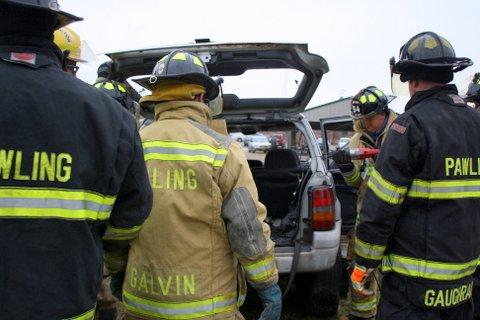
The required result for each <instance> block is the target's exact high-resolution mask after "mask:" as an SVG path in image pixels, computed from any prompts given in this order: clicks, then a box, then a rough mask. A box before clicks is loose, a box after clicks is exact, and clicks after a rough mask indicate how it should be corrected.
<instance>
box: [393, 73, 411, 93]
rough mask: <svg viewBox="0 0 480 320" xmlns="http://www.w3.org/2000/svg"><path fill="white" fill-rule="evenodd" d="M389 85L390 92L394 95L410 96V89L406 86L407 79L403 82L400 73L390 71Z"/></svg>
mask: <svg viewBox="0 0 480 320" xmlns="http://www.w3.org/2000/svg"><path fill="white" fill-rule="evenodd" d="M390 80H391V87H392V92H393V94H394V95H396V96H405V97H409V96H410V89H409V88H408V81H406V82H403V81H402V80H400V74H398V73H392V74H391V79H390Z"/></svg>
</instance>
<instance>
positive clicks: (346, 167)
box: [332, 149, 354, 172]
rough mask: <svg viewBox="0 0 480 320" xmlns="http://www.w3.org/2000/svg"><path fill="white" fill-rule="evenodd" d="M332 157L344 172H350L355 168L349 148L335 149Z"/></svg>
mask: <svg viewBox="0 0 480 320" xmlns="http://www.w3.org/2000/svg"><path fill="white" fill-rule="evenodd" d="M332 159H333V161H335V163H336V164H337V166H338V168H339V169H340V171H342V172H350V171H352V170H353V168H354V165H353V163H352V157H350V151H349V150H348V149H340V150H337V151H334V152H333V153H332Z"/></svg>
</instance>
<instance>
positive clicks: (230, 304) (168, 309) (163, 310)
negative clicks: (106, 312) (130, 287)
mask: <svg viewBox="0 0 480 320" xmlns="http://www.w3.org/2000/svg"><path fill="white" fill-rule="evenodd" d="M123 302H124V305H125V307H126V308H127V310H130V311H132V312H135V313H139V314H142V315H148V316H153V317H160V318H162V319H194V318H201V317H205V316H209V315H214V314H217V313H223V312H229V311H234V310H235V308H236V304H237V297H236V295H235V294H234V295H229V298H226V297H223V296H220V297H215V298H211V299H206V300H202V301H193V302H180V303H179V302H177V303H175V302H160V301H152V300H146V299H143V298H139V297H135V296H134V295H132V294H131V293H128V292H126V291H125V290H124V291H123Z"/></svg>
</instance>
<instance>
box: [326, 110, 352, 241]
mask: <svg viewBox="0 0 480 320" xmlns="http://www.w3.org/2000/svg"><path fill="white" fill-rule="evenodd" d="M320 127H321V130H322V139H323V143H322V153H323V154H324V157H325V164H326V165H327V169H328V171H329V172H330V173H331V174H332V176H333V179H334V181H335V191H336V194H337V197H338V199H339V201H340V204H341V205H342V211H341V215H342V234H346V233H348V231H349V230H351V229H352V228H353V227H354V226H355V220H356V211H357V210H356V207H357V192H358V188H356V187H352V186H348V185H347V184H346V183H345V179H344V178H343V176H342V174H341V172H340V170H339V169H338V166H337V165H336V164H335V162H334V161H333V160H332V158H331V155H332V153H333V152H335V151H336V150H338V149H339V146H338V144H339V142H340V140H341V139H342V138H351V137H352V136H353V134H354V130H353V122H352V119H351V118H350V117H338V118H331V119H320Z"/></svg>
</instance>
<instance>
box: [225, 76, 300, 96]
mask: <svg viewBox="0 0 480 320" xmlns="http://www.w3.org/2000/svg"><path fill="white" fill-rule="evenodd" d="M222 78H223V80H224V82H223V84H222V89H223V92H224V93H225V94H235V95H237V97H238V98H240V99H255V98H265V97H268V98H292V97H294V96H295V94H296V93H297V91H298V86H299V84H300V82H301V81H302V78H303V73H302V72H300V71H298V70H294V69H268V70H267V69H262V70H247V71H246V72H245V73H244V74H242V75H239V76H225V77H222Z"/></svg>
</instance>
